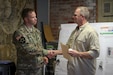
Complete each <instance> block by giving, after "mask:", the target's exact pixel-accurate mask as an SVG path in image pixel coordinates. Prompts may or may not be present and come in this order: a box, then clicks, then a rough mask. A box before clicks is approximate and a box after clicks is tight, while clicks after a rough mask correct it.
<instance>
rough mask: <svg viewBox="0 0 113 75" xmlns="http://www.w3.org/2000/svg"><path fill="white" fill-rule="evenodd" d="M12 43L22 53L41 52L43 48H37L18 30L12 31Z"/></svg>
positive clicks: (33, 53)
mask: <svg viewBox="0 0 113 75" xmlns="http://www.w3.org/2000/svg"><path fill="white" fill-rule="evenodd" d="M13 43H14V44H15V46H16V47H17V49H19V50H21V51H22V52H23V53H26V54H30V55H38V54H43V50H38V48H37V47H36V46H35V44H32V43H29V42H27V40H26V38H25V37H24V36H23V35H22V34H21V33H20V32H18V31H16V32H15V33H14V36H13Z"/></svg>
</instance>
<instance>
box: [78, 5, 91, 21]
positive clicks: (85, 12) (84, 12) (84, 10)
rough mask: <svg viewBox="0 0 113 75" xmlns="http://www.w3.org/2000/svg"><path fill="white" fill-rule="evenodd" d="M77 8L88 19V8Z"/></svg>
mask: <svg viewBox="0 0 113 75" xmlns="http://www.w3.org/2000/svg"><path fill="white" fill-rule="evenodd" d="M77 8H78V9H80V14H81V15H82V16H84V17H85V18H86V19H87V20H88V19H89V9H88V8H87V7H85V6H80V7H77Z"/></svg>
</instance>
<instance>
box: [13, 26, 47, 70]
mask: <svg viewBox="0 0 113 75" xmlns="http://www.w3.org/2000/svg"><path fill="white" fill-rule="evenodd" d="M41 41H42V40H41V36H40V31H39V30H38V29H36V28H35V27H32V31H30V30H29V29H28V28H27V27H26V25H22V26H20V27H19V29H18V30H17V31H15V32H14V35H13V43H14V44H15V46H16V49H17V69H35V68H40V67H42V66H43V63H44V61H43V56H44V55H47V50H45V49H44V48H43V46H42V42H41Z"/></svg>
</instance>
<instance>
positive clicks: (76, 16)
mask: <svg viewBox="0 0 113 75" xmlns="http://www.w3.org/2000/svg"><path fill="white" fill-rule="evenodd" d="M73 20H74V22H75V23H77V24H81V23H82V16H81V15H80V9H76V10H75V12H74V15H73Z"/></svg>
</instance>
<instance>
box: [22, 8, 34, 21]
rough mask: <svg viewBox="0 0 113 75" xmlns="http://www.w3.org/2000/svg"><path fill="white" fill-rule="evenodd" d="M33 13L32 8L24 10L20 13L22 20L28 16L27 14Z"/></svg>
mask: <svg viewBox="0 0 113 75" xmlns="http://www.w3.org/2000/svg"><path fill="white" fill-rule="evenodd" d="M33 11H34V9H32V8H24V9H23V10H22V12H21V17H22V18H23V19H24V18H25V17H27V16H28V13H29V12H33Z"/></svg>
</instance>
